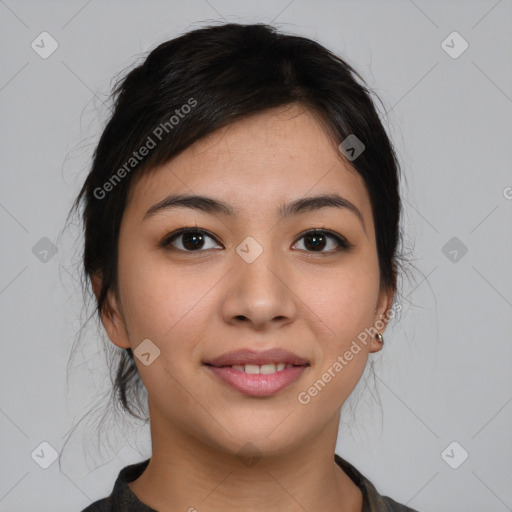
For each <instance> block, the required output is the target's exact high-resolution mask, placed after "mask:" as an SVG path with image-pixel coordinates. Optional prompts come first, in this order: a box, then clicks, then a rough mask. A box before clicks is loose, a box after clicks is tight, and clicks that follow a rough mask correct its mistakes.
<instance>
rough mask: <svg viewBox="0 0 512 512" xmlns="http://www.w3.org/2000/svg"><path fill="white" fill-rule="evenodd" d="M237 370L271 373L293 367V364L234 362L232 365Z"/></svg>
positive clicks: (252, 372) (251, 372) (262, 373)
mask: <svg viewBox="0 0 512 512" xmlns="http://www.w3.org/2000/svg"><path fill="white" fill-rule="evenodd" d="M231 368H234V369H235V370H237V371H239V372H245V373H250V374H253V375H255V374H261V375H269V374H271V373H275V372H281V371H283V370H284V369H285V368H293V364H290V363H286V364H285V363H275V364H274V363H270V364H262V365H257V364H234V365H232V366H231Z"/></svg>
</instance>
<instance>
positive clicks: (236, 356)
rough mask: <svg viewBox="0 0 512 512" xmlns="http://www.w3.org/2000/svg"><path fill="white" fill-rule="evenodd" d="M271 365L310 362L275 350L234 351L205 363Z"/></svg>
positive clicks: (295, 355) (284, 351)
mask: <svg viewBox="0 0 512 512" xmlns="http://www.w3.org/2000/svg"><path fill="white" fill-rule="evenodd" d="M270 363H287V364H294V365H309V362H308V361H307V360H306V359H303V358H302V357H299V356H298V355H297V354H294V353H293V352H289V351H288V350H284V349H282V348H273V349H269V350H263V351H261V352H258V351H256V350H250V349H246V348H244V349H240V350H234V351H232V352H226V353H225V354H222V355H220V356H218V357H215V358H213V359H210V360H208V361H205V364H208V365H211V366H232V365H234V364H241V365H243V364H257V365H262V364H270Z"/></svg>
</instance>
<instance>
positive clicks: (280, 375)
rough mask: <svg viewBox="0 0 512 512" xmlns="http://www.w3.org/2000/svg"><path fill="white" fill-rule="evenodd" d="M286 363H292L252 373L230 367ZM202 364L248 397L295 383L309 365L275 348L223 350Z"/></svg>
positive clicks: (289, 353) (267, 392) (281, 388)
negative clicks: (283, 367) (281, 367)
mask: <svg viewBox="0 0 512 512" xmlns="http://www.w3.org/2000/svg"><path fill="white" fill-rule="evenodd" d="M270 363H285V364H291V365H294V366H293V367H291V368H285V369H283V370H281V371H277V372H274V373H271V374H251V373H245V372H243V371H240V370H237V369H235V368H232V367H231V366H232V365H245V364H254V365H264V364H270ZM204 365H205V367H206V369H207V370H209V371H210V372H211V373H212V374H213V375H214V376H215V377H216V378H218V379H220V380H221V381H222V382H223V383H224V384H227V385H228V386H230V387H232V388H234V389H235V390H237V391H239V392H240V393H243V394H245V395H248V396H254V397H264V396H271V395H274V394H276V393H278V392H279V391H281V390H283V389H285V388H286V387H288V386H290V385H291V384H293V383H294V382H296V381H297V380H298V379H299V378H300V377H301V376H302V375H303V373H304V371H306V369H307V368H308V367H309V362H308V361H307V360H306V359H303V358H302V357H299V356H298V355H297V354H294V353H293V352H289V351H288V350H284V349H280V348H276V349H270V350H264V351H261V352H258V351H255V350H250V349H240V350H235V351H233V352H226V353H225V354H222V355H220V356H218V357H215V358H213V359H211V360H209V361H205V362H204Z"/></svg>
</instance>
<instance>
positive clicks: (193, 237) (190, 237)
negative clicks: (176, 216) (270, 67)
mask: <svg viewBox="0 0 512 512" xmlns="http://www.w3.org/2000/svg"><path fill="white" fill-rule="evenodd" d="M191 240H195V242H192V243H191V244H189V242H190V241H191ZM202 242H203V235H201V234H200V233H185V234H184V235H183V247H185V248H186V249H197V248H198V247H200V246H201V243H202Z"/></svg>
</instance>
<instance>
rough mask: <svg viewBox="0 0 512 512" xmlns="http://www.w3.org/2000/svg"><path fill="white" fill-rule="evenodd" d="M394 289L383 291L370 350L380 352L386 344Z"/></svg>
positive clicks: (378, 305)
mask: <svg viewBox="0 0 512 512" xmlns="http://www.w3.org/2000/svg"><path fill="white" fill-rule="evenodd" d="M394 295H395V292H394V290H387V291H382V292H381V293H380V295H379V302H378V304H377V309H376V318H375V321H374V325H373V329H372V331H374V335H373V338H372V342H371V344H370V352H371V353H374V352H379V351H380V350H382V347H383V346H384V331H385V330H386V327H387V325H388V322H389V319H390V314H389V312H390V311H391V307H392V305H393V297H394Z"/></svg>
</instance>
